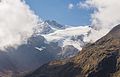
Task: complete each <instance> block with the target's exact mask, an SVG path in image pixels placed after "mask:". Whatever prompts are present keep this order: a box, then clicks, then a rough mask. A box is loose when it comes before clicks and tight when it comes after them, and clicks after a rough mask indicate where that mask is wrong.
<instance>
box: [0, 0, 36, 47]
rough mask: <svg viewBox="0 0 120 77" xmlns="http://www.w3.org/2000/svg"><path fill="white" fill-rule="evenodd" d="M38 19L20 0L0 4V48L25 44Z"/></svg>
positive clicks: (2, 0)
mask: <svg viewBox="0 0 120 77" xmlns="http://www.w3.org/2000/svg"><path fill="white" fill-rule="evenodd" d="M37 23H38V17H37V16H36V15H35V14H34V12H33V11H31V10H30V8H29V6H28V5H26V4H25V2H24V1H21V0H1V2H0V48H4V47H7V46H17V45H20V44H22V43H25V41H26V40H27V38H29V37H30V36H31V35H32V34H33V29H34V28H35V27H36V25H37Z"/></svg>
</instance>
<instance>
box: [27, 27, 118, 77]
mask: <svg viewBox="0 0 120 77" xmlns="http://www.w3.org/2000/svg"><path fill="white" fill-rule="evenodd" d="M25 77H120V25H117V26H116V27H114V28H113V29H112V30H111V31H110V32H109V33H108V34H107V35H106V36H104V37H102V38H101V39H99V40H98V41H96V42H95V43H93V44H89V45H87V46H86V47H84V48H83V49H82V51H80V53H79V54H77V55H76V56H75V57H73V58H70V59H64V60H61V61H52V62H50V63H47V64H45V65H43V66H41V67H40V68H38V69H37V70H36V71H34V72H32V73H31V74H29V75H27V76H25Z"/></svg>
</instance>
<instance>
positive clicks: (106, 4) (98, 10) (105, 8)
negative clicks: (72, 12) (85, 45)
mask: <svg viewBox="0 0 120 77" xmlns="http://www.w3.org/2000/svg"><path fill="white" fill-rule="evenodd" d="M79 6H80V7H87V8H91V7H92V8H95V10H94V13H93V14H91V20H92V23H91V25H92V26H93V28H94V29H96V30H97V31H96V32H95V31H93V30H92V33H91V35H90V38H91V39H95V40H94V41H96V40H97V39H99V38H100V37H102V36H103V35H105V34H106V33H107V32H108V31H110V30H111V29H112V28H113V27H114V26H116V25H117V24H120V10H119V9H120V1H119V0H86V1H85V2H84V3H80V4H79Z"/></svg>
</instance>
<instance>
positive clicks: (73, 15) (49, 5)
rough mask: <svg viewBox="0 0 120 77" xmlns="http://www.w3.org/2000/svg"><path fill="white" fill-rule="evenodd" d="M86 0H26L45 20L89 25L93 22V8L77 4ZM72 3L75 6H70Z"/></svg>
mask: <svg viewBox="0 0 120 77" xmlns="http://www.w3.org/2000/svg"><path fill="white" fill-rule="evenodd" d="M79 1H84V0H26V3H27V4H28V5H29V6H30V7H31V9H32V10H34V11H35V13H36V14H37V15H38V16H39V17H40V18H42V19H43V20H56V21H57V22H58V23H60V24H67V25H76V26H77V25H88V24H90V23H91V21H90V14H91V13H92V12H93V10H91V9H83V8H82V9H80V8H78V7H77V6H76V4H77V3H79ZM70 3H72V4H73V5H74V7H73V8H72V9H69V8H68V5H69V4H70Z"/></svg>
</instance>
